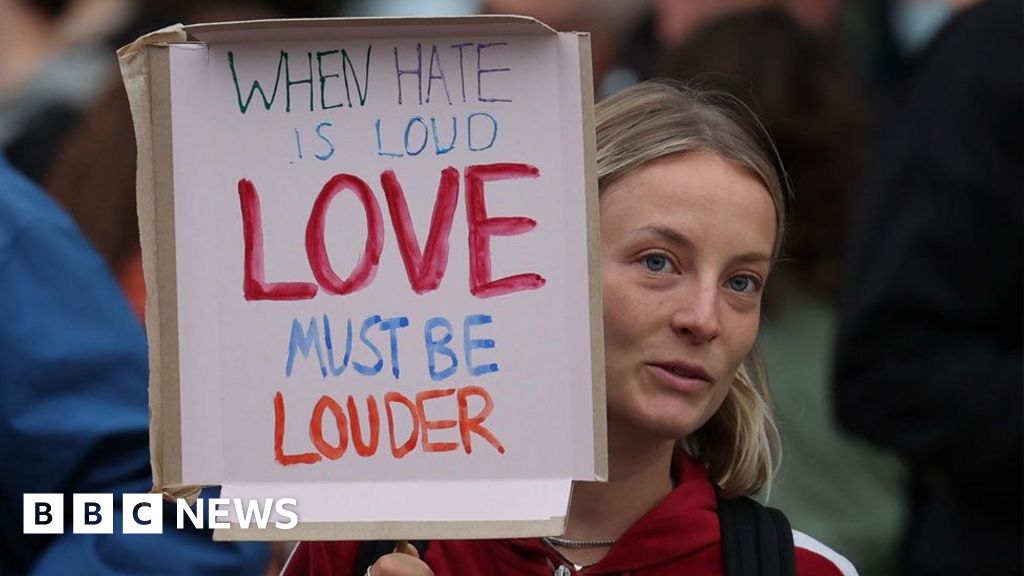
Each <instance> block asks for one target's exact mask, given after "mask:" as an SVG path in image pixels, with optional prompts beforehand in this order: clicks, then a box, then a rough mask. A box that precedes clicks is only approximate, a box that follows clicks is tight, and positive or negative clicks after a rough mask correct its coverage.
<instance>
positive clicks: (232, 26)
mask: <svg viewBox="0 0 1024 576" xmlns="http://www.w3.org/2000/svg"><path fill="white" fill-rule="evenodd" d="M480 24H513V25H522V26H523V27H524V29H526V30H528V31H529V32H530V33H536V34H555V33H557V31H556V30H555V29H554V28H552V27H550V26H548V25H547V24H545V23H543V22H541V21H540V20H537V19H536V18H531V17H529V16H519V15H514V14H479V15H471V16H470V15H467V16H407V17H401V18H398V17H395V18H379V17H347V18H291V19H274V20H241V21H231V22H210V23H202V24H191V25H188V26H185V27H184V31H185V33H186V34H187V35H188V37H189V38H190V39H197V40H200V41H201V40H202V37H203V35H205V34H208V33H222V32H235V31H259V30H270V29H280V28H282V27H285V28H289V29H295V28H314V29H316V28H338V29H343V28H352V27H362V26H382V27H383V26H393V27H396V28H404V27H409V26H432V25H467V26H478V25H480Z"/></svg>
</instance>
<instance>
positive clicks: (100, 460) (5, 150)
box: [0, 0, 1024, 576]
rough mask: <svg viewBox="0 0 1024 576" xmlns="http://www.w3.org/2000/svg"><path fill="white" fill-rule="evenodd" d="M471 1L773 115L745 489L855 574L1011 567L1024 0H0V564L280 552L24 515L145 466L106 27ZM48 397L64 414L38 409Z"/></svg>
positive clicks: (114, 485)
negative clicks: (778, 228)
mask: <svg viewBox="0 0 1024 576" xmlns="http://www.w3.org/2000/svg"><path fill="white" fill-rule="evenodd" d="M472 11H479V12H484V13H498V14H525V15H529V16H533V17H535V18H537V19H539V20H541V21H543V22H545V23H546V24H548V25H550V26H552V27H553V28H556V29H559V30H577V31H588V32H590V33H591V34H592V51H593V69H594V79H595V84H596V86H595V88H596V91H597V94H598V95H599V96H604V95H608V94H611V93H614V92H615V91H616V90H619V89H621V88H623V87H626V86H628V85H630V84H632V83H634V82H637V81H640V80H644V79H648V78H655V77H671V78H676V79H680V80H683V81H686V82H688V83H691V84H694V85H697V86H701V87H703V88H706V89H711V90H718V91H724V92H728V93H729V94H732V95H734V96H736V97H738V98H739V99H740V100H742V101H743V102H744V103H745V104H746V105H747V106H749V107H750V108H751V109H752V110H753V111H755V112H756V113H757V115H758V117H759V118H760V119H761V121H762V122H763V124H764V127H765V128H766V129H767V132H768V133H769V134H770V135H771V138H772V141H773V143H774V146H775V148H776V150H777V152H778V154H777V156H778V161H779V163H780V168H781V172H782V173H784V174H785V175H786V179H787V184H788V187H789V190H790V198H789V200H790V203H789V206H788V212H789V222H790V224H789V228H788V229H787V231H786V238H785V240H784V249H783V259H782V261H781V262H779V264H778V266H777V268H776V270H775V271H774V272H773V277H772V280H771V282H769V287H770V291H769V294H768V301H767V306H766V313H765V319H764V322H763V324H762V330H761V338H760V341H759V346H760V348H761V349H762V352H763V353H764V355H765V359H766V364H767V366H768V369H769V373H770V375H771V381H772V387H773V393H774V395H775V398H774V399H775V402H776V407H777V408H776V409H777V413H778V418H779V421H780V426H781V428H782V434H783V440H784V450H785V452H784V460H783V468H782V470H781V474H780V481H779V482H778V484H777V485H776V486H775V487H774V489H773V490H772V491H771V493H770V494H766V495H765V497H766V498H768V499H769V502H770V504H772V505H774V506H777V507H780V508H782V509H783V510H785V511H786V513H787V514H788V516H789V518H790V521H791V522H792V524H793V526H794V527H795V528H796V529H798V530H802V531H806V532H810V533H813V534H814V535H815V536H816V537H817V538H819V539H821V540H822V541H824V542H826V543H828V544H829V545H830V546H831V547H832V548H834V549H836V550H837V551H838V552H840V553H842V554H843V555H845V556H846V557H848V558H849V559H850V560H851V561H853V563H854V564H855V565H856V566H857V567H858V569H859V570H860V573H861V574H864V575H866V576H874V575H880V576H884V575H900V574H905V575H908V576H911V575H922V576H923V575H945V574H950V575H953V574H956V575H961V574H972V575H988V574H992V575H997V574H1000V575H1001V574H1008V575H1010V574H1024V548H1022V547H1024V531H1022V524H1024V501H1022V494H1024V475H1022V463H1024V447H1022V439H1024V424H1022V420H1024V270H1022V262H1024V257H1022V256H1024V254H1022V247H1024V203H1022V195H1024V147H1022V134H1024V113H1022V112H1024V92H1022V83H1024V68H1022V65H1021V64H1022V55H1024V51H1022V49H1024V10H1022V4H1021V2H1020V0H846V1H844V2H840V0H630V1H623V0H562V1H558V2H553V1H551V0H484V1H483V2H482V3H481V4H477V3H475V2H473V1H472V0H464V1H461V2H456V1H449V2H441V1H437V2H425V1H419V2H414V1H409V2H401V1H396V0H391V1H388V2H372V1H369V0H363V1H355V0H349V1H343V0H333V1H332V0H299V1H287V0H266V1H259V0H231V1H222V0H213V1H204V2H200V1H197V0H181V1H174V0H0V285H3V286H5V289H4V292H3V294H4V295H3V296H2V297H0V311H2V313H3V317H4V323H2V324H0V462H4V472H3V473H2V474H0V510H5V511H8V512H9V513H8V514H5V515H4V517H3V518H0V574H4V573H7V572H11V573H33V572H34V571H38V572H39V573H43V572H46V571H47V570H50V571H54V573H60V572H62V568H65V567H78V568H81V567H82V566H88V567H90V568H95V570H96V571H95V572H93V573H103V572H104V571H105V570H107V569H109V572H111V573H112V572H115V571H119V570H127V571H132V568H136V569H138V571H140V572H150V573H153V571H152V570H148V571H147V570H145V569H144V568H139V567H145V566H147V562H152V563H158V564H153V565H155V566H160V567H161V568H160V569H158V570H157V571H158V572H160V573H182V574H188V573H225V574H228V573H256V574H259V573H265V572H267V571H269V572H275V571H276V570H277V568H279V566H280V561H281V557H282V554H284V552H283V551H282V550H279V549H276V550H274V551H273V552H274V553H273V554H271V553H269V552H270V551H268V550H267V549H266V547H264V546H263V545H257V544H247V545H240V544H228V543H217V544H214V543H213V542H211V541H209V535H208V534H203V533H200V532H197V533H195V534H173V533H174V532H176V531H174V530H171V531H169V532H170V533H169V534H165V536H163V537H161V538H167V539H173V540H174V542H172V543H169V544H168V545H167V546H166V547H162V546H161V544H160V542H159V541H153V540H147V544H146V548H145V549H133V547H135V548H138V547H137V545H136V544H135V542H136V541H137V540H132V539H130V538H129V539H125V540H123V541H121V542H120V543H118V542H116V539H114V538H111V539H106V540H101V539H92V540H90V539H88V538H84V537H79V536H76V537H75V539H74V541H73V542H70V540H72V539H71V538H69V537H64V538H60V537H56V536H53V537H44V536H25V535H22V534H21V526H20V519H21V506H22V501H21V494H22V493H24V492H63V493H69V494H70V493H72V492H85V491H96V492H102V491H106V492H118V491H122V492H123V491H135V492H142V491H146V490H147V489H148V486H147V485H146V482H147V480H148V478H149V470H148V465H149V464H148V453H147V439H146V434H147V412H146V384H147V382H146V359H145V340H144V335H143V331H142V330H143V329H142V327H141V322H142V320H143V317H144V316H143V310H144V306H145V285H144V282H143V280H142V264H141V256H140V248H139V240H138V224H137V220H136V207H135V145H134V136H133V130H132V123H131V116H130V113H129V110H128V102H127V98H126V95H125V92H124V88H123V85H122V84H121V80H120V77H119V75H118V73H117V64H116V58H115V55H114V50H115V49H116V48H117V47H119V46H121V45H124V44H126V43H128V42H130V41H131V40H133V39H134V38H135V37H137V36H139V35H141V34H143V33H145V32H148V31H151V30H154V29H157V28H160V27H162V26H165V25H168V24H171V23H175V22H184V23H195V22H208V21H222V20H241V19H250V18H271V17H317V16H339V15H346V16H364V15H378V14H382V13H386V14H387V15H401V14H410V15H414V14H421V13H426V12H429V13H433V14H437V13H453V12H455V13H458V12H462V13H467V12H472ZM5 159H6V160H5ZM40 190H44V191H45V193H46V194H44V193H42V192H40ZM65 213H66V214H65ZM68 215H70V218H69V217H68ZM97 255H98V256H97ZM130 309H131V310H134V313H135V314H134V317H133V315H132V314H131V313H130V312H129V310H130ZM55 398H56V399H57V400H55ZM55 403H60V404H61V406H59V408H60V410H62V412H61V413H62V414H64V413H70V414H73V415H74V417H71V418H65V422H63V423H61V424H60V425H55V426H50V425H46V426H41V425H40V422H46V421H48V419H49V420H53V419H55V418H56V416H55V415H54V414H52V413H50V412H48V410H53V409H56V408H55V407H54V404H55ZM55 445H56V446H61V447H62V448H61V449H59V450H51V449H47V450H43V447H51V446H55ZM42 452H45V453H47V454H52V462H50V461H43V462H40V463H38V464H36V465H26V466H19V467H17V468H15V467H12V466H11V463H12V462H19V461H23V460H24V461H33V459H38V458H39V456H38V454H40V453H42ZM172 517H173V514H172ZM118 546H121V547H122V548H120V549H119V548H118ZM190 554H191V555H192V556H191V557H190ZM268 558H270V560H268ZM119 563H120V564H119ZM175 566H177V567H178V568H174V567H175ZM168 567H170V568H168ZM86 572H91V571H90V570H86ZM66 573H85V572H82V571H81V570H80V569H72V570H71V571H70V572H66Z"/></svg>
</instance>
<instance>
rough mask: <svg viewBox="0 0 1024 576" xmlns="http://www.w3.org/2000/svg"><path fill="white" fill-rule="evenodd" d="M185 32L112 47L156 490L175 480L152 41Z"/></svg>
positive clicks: (169, 268)
mask: <svg viewBox="0 0 1024 576" xmlns="http://www.w3.org/2000/svg"><path fill="white" fill-rule="evenodd" d="M184 39H185V33H184V31H183V28H182V26H181V25H180V24H179V25H175V26H170V27H168V28H164V29H162V30H157V31H155V32H152V33H150V34H147V35H145V36H143V37H141V38H139V39H138V40H136V41H135V42H133V43H132V44H129V45H128V46H125V47H123V48H121V49H120V50H118V60H119V64H120V67H121V74H122V76H123V78H124V83H125V90H126V92H127V95H128V101H129V104H130V106H131V110H132V122H133V126H134V128H135V141H136V148H137V150H138V155H137V167H136V197H137V206H138V208H137V210H138V219H139V240H140V244H141V247H142V257H143V258H142V260H143V276H144V278H145V282H146V286H147V287H148V289H147V290H146V326H147V330H146V337H147V340H148V344H149V411H150V435H149V446H150V465H151V467H152V473H153V491H154V492H162V491H165V490H166V489H168V488H169V487H175V486H179V487H180V484H181V418H180V404H179V400H178V338H177V288H176V285H175V276H174V275H175V254H174V204H173V198H172V197H171V196H170V191H171V190H172V184H173V182H172V180H173V176H172V173H171V151H172V147H171V129H170V128H171V124H170V107H169V106H167V103H169V101H170V77H169V74H168V72H169V59H168V55H167V49H166V47H164V48H163V49H158V48H157V47H156V46H155V45H157V44H160V43H165V42H174V41H182V40H184ZM154 70H155V71H157V72H156V73H154ZM168 287H169V288H170V289H168ZM171 491H173V492H175V493H177V494H181V493H182V491H181V490H173V489H172V490H171Z"/></svg>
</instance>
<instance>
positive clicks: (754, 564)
mask: <svg viewBox="0 0 1024 576" xmlns="http://www.w3.org/2000/svg"><path fill="white" fill-rule="evenodd" d="M718 521H719V524H720V526H721V532H722V563H723V565H724V567H725V576H796V562H795V561H794V553H793V531H792V528H790V526H789V521H788V520H786V516H785V515H783V514H782V512H780V511H778V510H776V509H774V508H766V507H765V506H762V505H761V504H760V503H758V502H756V501H755V500H752V499H750V498H747V497H746V496H740V497H739V498H730V499H726V498H722V497H721V496H719V498H718Z"/></svg>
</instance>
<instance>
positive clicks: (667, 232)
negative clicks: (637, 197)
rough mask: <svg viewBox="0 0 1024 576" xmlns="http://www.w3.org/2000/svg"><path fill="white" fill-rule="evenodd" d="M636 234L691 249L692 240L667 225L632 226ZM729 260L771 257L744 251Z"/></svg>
mask: <svg viewBox="0 0 1024 576" xmlns="http://www.w3.org/2000/svg"><path fill="white" fill-rule="evenodd" d="M636 234H654V235H655V236H660V237H662V238H664V239H665V240H667V241H669V242H671V243H673V244H676V245H677V246H679V247H681V248H685V249H688V250H690V249H693V241H692V240H690V238H688V237H687V236H686V235H685V234H683V233H681V232H679V231H678V230H675V229H674V228H669V227H668V226H659V225H657V224H649V225H647V226H641V227H639V228H634V229H633V230H631V231H630V232H629V235H630V236H634V235H636ZM731 261H732V262H735V263H740V264H756V263H760V262H768V263H771V261H772V257H771V256H770V255H768V254H765V253H764V252H745V253H743V254H740V255H738V256H734V257H733V258H732V259H731Z"/></svg>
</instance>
